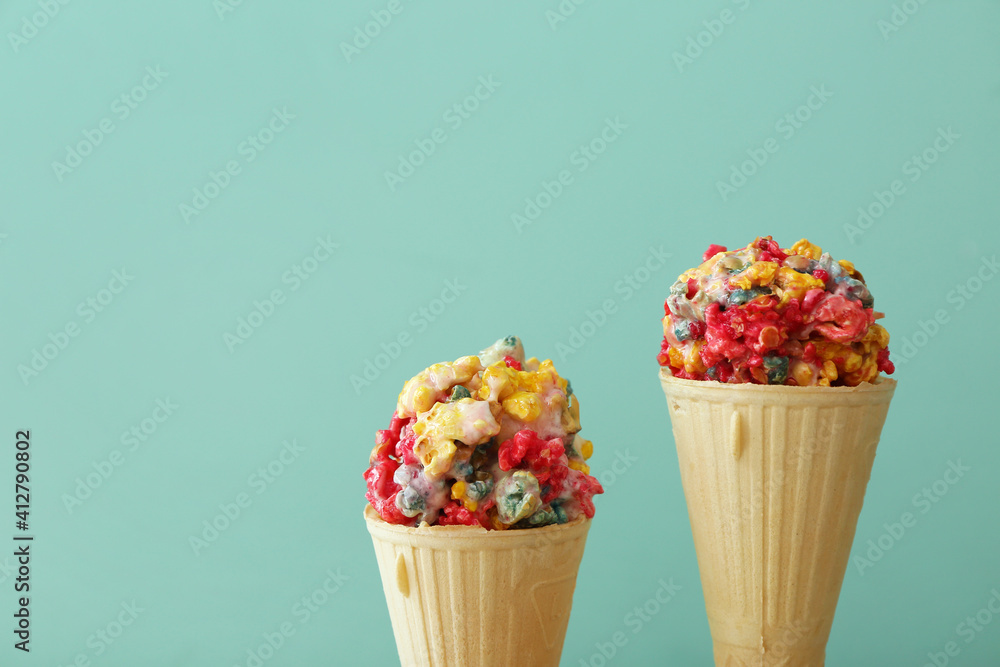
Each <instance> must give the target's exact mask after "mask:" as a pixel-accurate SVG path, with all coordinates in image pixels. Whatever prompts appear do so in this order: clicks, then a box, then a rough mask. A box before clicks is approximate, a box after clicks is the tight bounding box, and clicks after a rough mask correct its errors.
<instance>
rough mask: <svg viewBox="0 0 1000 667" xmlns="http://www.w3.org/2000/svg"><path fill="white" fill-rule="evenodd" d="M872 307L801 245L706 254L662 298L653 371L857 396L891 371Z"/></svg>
mask: <svg viewBox="0 0 1000 667" xmlns="http://www.w3.org/2000/svg"><path fill="white" fill-rule="evenodd" d="M874 304H875V301H874V298H873V297H872V294H871V292H870V291H869V290H868V287H867V285H865V281H864V278H863V277H862V275H861V273H860V272H859V271H858V270H857V269H855V268H854V265H853V264H852V263H851V262H849V261H847V260H839V261H836V260H834V259H833V258H832V257H831V256H830V254H829V253H824V252H822V251H821V249H820V248H819V247H818V246H816V245H813V244H812V243H810V242H809V241H807V240H805V239H802V240H801V241H799V242H798V243H796V244H795V245H793V246H792V247H791V248H785V249H783V248H781V247H780V246H779V245H778V244H777V243H776V242H775V241H774V240H772V239H771V237H770V236H764V237H758V238H757V239H755V240H754V242H753V243H751V244H749V245H748V246H746V247H745V248H739V249H737V250H727V249H726V248H725V247H723V246H718V245H712V246H709V248H708V250H707V251H706V252H705V254H704V256H703V258H702V264H701V265H700V266H697V267H695V268H693V269H690V270H688V271H686V272H684V273H683V274H681V276H680V277H679V278H678V279H677V282H675V283H674V285H673V286H672V287H671V288H670V296H669V297H667V300H666V302H665V303H664V311H665V313H666V315H665V316H664V318H663V343H662V345H661V348H660V354H659V355H658V357H657V361H659V363H660V366H663V367H667V368H669V369H670V372H671V373H672V374H673V375H674V377H678V378H683V379H689V380H716V381H719V382H728V383H754V384H785V385H799V386H828V387H829V386H857V385H859V384H861V383H862V382H872V381H874V380H875V378H876V377H877V376H878V374H879V372H884V373H887V374H891V373H892V372H893V371H894V370H895V368H894V366H893V363H892V362H891V361H890V360H889V348H888V345H889V333H888V332H887V331H886V330H885V329H884V328H883V327H882V326H881V325H879V324H877V323H876V320H878V319H880V318H882V317H883V315H882V313H879V312H876V311H875V310H874Z"/></svg>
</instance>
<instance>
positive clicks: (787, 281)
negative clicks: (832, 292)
mask: <svg viewBox="0 0 1000 667" xmlns="http://www.w3.org/2000/svg"><path fill="white" fill-rule="evenodd" d="M775 284H776V285H777V286H778V288H779V289H778V294H779V295H780V296H781V300H780V301H779V302H778V308H784V307H785V306H787V305H788V302H789V301H791V300H792V299H799V300H800V301H801V300H802V299H804V298H805V296H806V292H808V291H809V290H811V289H817V288H818V289H823V286H824V283H823V281H822V280H820V279H819V278H816V277H814V276H811V275H809V274H808V273H799V272H798V271H796V270H794V269H790V268H788V267H787V266H782V267H781V268H779V269H778V271H777V275H776V276H775Z"/></svg>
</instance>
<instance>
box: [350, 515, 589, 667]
mask: <svg viewBox="0 0 1000 667" xmlns="http://www.w3.org/2000/svg"><path fill="white" fill-rule="evenodd" d="M365 520H366V521H367V523H368V531H369V532H370V533H371V536H372V542H373V543H374V545H375V555H376V557H377V558H378V567H379V572H380V573H381V575H382V588H383V590H384V591H385V599H386V603H387V604H388V606H389V618H390V619H391V620H392V631H393V634H394V635H395V637H396V648H397V649H398V651H399V659H400V662H401V663H402V664H403V665H404V667H409V666H411V665H432V666H434V667H444V666H446V665H447V666H449V667H478V666H482V667H486V666H487V665H497V666H502V665H537V666H539V667H546V666H549V665H551V666H552V667H556V666H557V665H558V664H559V656H560V654H561V653H562V646H563V639H564V638H565V636H566V626H567V623H568V622H569V613H570V608H571V607H572V605H573V589H574V588H575V587H576V573H577V570H578V569H579V567H580V559H581V558H582V557H583V547H584V544H585V542H586V540H587V530H588V529H589V528H590V520H589V519H583V518H580V519H577V520H576V521H573V522H570V523H567V524H563V525H553V526H545V527H543V528H530V529H526V530H504V531H497V530H490V531H488V530H485V529H483V528H479V527H472V526H424V527H421V528H408V527H405V526H396V525H392V524H388V523H386V522H384V521H383V520H382V519H381V518H379V516H378V514H377V513H376V512H375V510H374V509H372V507H371V506H370V505H369V506H368V507H366V508H365Z"/></svg>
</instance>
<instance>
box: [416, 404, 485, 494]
mask: <svg viewBox="0 0 1000 667" xmlns="http://www.w3.org/2000/svg"><path fill="white" fill-rule="evenodd" d="M413 432H414V433H415V434H416V435H417V440H416V442H415V443H414V445H413V454H414V455H415V456H416V457H417V458H418V459H419V460H420V462H421V463H422V464H423V466H424V472H425V473H426V474H427V475H428V476H429V477H440V476H441V475H443V474H445V473H446V472H448V470H449V469H451V466H452V463H453V462H454V458H455V452H456V451H457V449H458V447H457V445H456V444H455V441H456V440H457V441H459V442H461V443H462V444H463V445H466V446H469V447H475V446H476V445H479V444H482V443H484V442H486V441H487V440H489V439H490V438H492V437H493V436H494V435H496V434H497V433H499V432H500V424H498V423H497V421H496V420H495V419H494V418H493V414H492V413H491V411H490V405H489V403H487V402H485V401H476V400H474V399H471V398H463V399H461V400H459V401H455V402H453V403H435V404H434V407H432V408H431V409H430V410H428V411H426V412H423V413H421V414H420V416H419V417H418V418H417V422H416V423H415V424H414V425H413Z"/></svg>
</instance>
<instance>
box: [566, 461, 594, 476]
mask: <svg viewBox="0 0 1000 667" xmlns="http://www.w3.org/2000/svg"><path fill="white" fill-rule="evenodd" d="M569 467H570V468H572V469H573V470H579V471H580V472H582V473H583V474H584V475H589V474H590V466H589V465H587V464H586V463H584V462H583V461H575V460H573V459H570V461H569Z"/></svg>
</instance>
